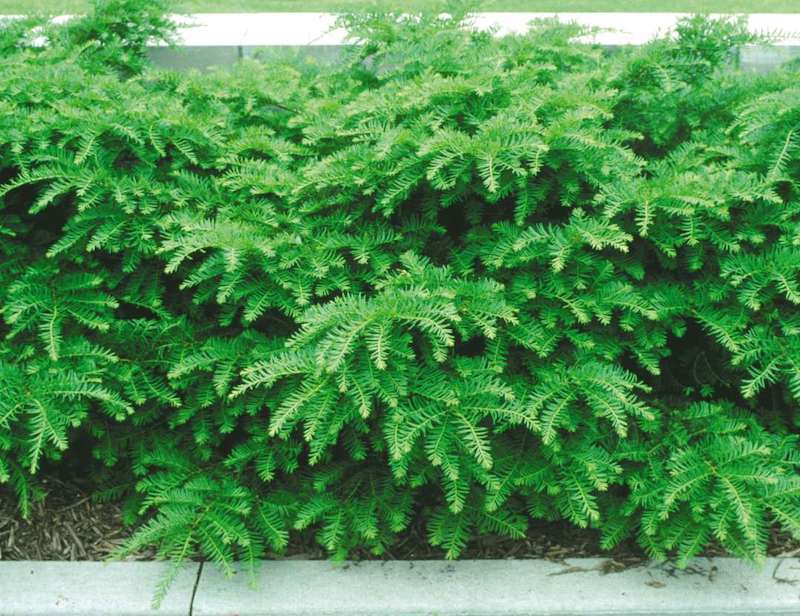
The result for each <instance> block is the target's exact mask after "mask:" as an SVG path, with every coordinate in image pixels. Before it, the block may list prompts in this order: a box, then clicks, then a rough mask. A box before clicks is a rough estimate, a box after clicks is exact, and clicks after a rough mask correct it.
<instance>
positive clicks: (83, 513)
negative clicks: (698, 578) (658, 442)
mask: <svg viewBox="0 0 800 616" xmlns="http://www.w3.org/2000/svg"><path fill="white" fill-rule="evenodd" d="M43 487H45V488H46V489H47V490H48V497H47V499H46V500H45V501H44V502H38V503H34V504H33V506H32V512H31V517H30V519H29V520H23V519H22V518H21V517H20V515H19V511H18V510H17V508H16V504H15V501H14V499H12V498H8V496H9V495H8V494H7V493H4V492H3V491H0V560H104V559H106V558H108V557H109V556H110V555H111V553H112V552H113V551H114V550H115V549H116V548H117V547H119V546H120V545H121V544H122V543H123V542H124V541H125V539H127V538H128V537H129V536H130V535H131V533H132V532H133V527H129V526H126V525H125V524H124V522H123V519H122V508H121V506H120V505H119V504H118V503H113V502H111V503H107V502H97V501H95V500H93V499H92V497H91V494H90V492H89V491H88V490H87V489H84V488H82V487H80V486H78V485H76V484H74V483H67V482H64V481H61V480H57V479H48V480H45V481H43ZM4 496H5V498H4ZM599 542H600V534H599V532H598V531H595V530H591V529H580V528H576V527H575V526H572V525H570V524H567V523H565V522H560V521H559V522H544V521H534V522H532V523H531V525H530V528H529V530H528V534H527V536H526V537H525V539H523V540H517V539H508V538H505V537H498V536H492V535H486V536H482V537H479V538H477V539H475V540H473V541H471V542H470V543H469V545H468V546H467V548H466V549H465V550H464V552H463V553H462V556H461V558H465V559H498V558H499V559H502V558H519V559H524V558H546V559H548V560H556V561H558V560H562V559H565V558H580V557H603V558H608V559H609V566H612V567H621V568H624V567H626V566H629V565H633V564H636V563H638V562H640V561H642V560H645V559H647V555H646V554H645V553H644V552H643V551H642V549H641V548H640V547H638V546H637V545H636V543H635V542H634V541H632V540H628V541H626V542H623V543H622V544H621V545H620V546H619V547H617V548H616V549H614V550H612V551H610V552H606V551H603V550H601V549H600V548H599ZM767 554H768V555H769V556H789V555H797V554H800V541H797V540H795V539H793V538H792V537H791V536H789V535H788V534H787V533H782V532H780V531H779V529H777V528H774V527H773V528H772V529H771V534H770V540H769V546H768V549H767ZM703 555H704V556H725V555H726V553H725V550H723V549H721V548H719V547H717V546H709V548H708V549H706V550H705V551H704V552H703ZM153 557H154V552H153V551H150V550H148V551H144V552H139V553H137V554H135V555H134V556H132V557H130V558H127V559H126V560H151V559H153ZM269 557H271V558H287V559H311V560H319V559H325V558H327V555H326V553H325V551H324V550H323V549H322V548H320V546H319V544H318V543H317V542H316V540H315V538H314V534H313V533H310V532H304V533H298V534H295V535H294V536H293V537H292V542H291V544H290V546H289V549H288V550H287V552H286V554H283V555H277V554H269ZM442 557H443V556H442V551H441V550H438V549H436V548H434V547H431V545H430V544H429V543H428V541H427V538H426V531H425V525H424V520H422V519H418V520H417V521H416V522H415V523H414V524H412V525H411V526H410V527H409V529H408V531H406V532H404V533H402V534H401V535H400V536H399V539H398V542H397V543H396V544H395V545H394V546H391V547H390V548H389V549H388V550H387V552H386V553H385V554H384V555H382V556H375V555H373V554H370V553H369V552H368V551H366V550H361V551H356V552H355V553H353V554H352V558H353V559H354V560H369V559H392V560H431V559H440V558H442Z"/></svg>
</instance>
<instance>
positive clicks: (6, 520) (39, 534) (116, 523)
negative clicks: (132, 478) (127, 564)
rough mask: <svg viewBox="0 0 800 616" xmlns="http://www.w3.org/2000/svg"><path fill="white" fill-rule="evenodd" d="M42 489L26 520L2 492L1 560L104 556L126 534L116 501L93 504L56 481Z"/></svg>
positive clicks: (81, 492) (142, 557) (73, 488)
mask: <svg viewBox="0 0 800 616" xmlns="http://www.w3.org/2000/svg"><path fill="white" fill-rule="evenodd" d="M43 487H44V488H45V490H47V493H48V494H47V498H46V499H45V501H44V502H36V503H34V504H33V505H32V506H31V515H30V518H29V519H27V520H23V519H22V518H21V517H20V515H19V511H18V510H17V507H16V502H15V500H14V498H12V497H9V495H8V494H7V493H6V494H3V493H2V492H0V560H104V559H106V558H108V557H109V556H110V555H111V553H112V552H113V551H114V549H116V548H117V547H118V546H119V545H120V544H121V543H122V542H123V541H124V540H125V539H126V538H127V537H128V536H130V533H131V529H130V528H128V527H126V526H125V524H124V523H123V521H122V512H121V510H120V507H119V505H117V504H115V503H99V502H95V501H94V500H92V498H91V496H90V495H89V494H88V493H87V492H86V491H85V490H82V489H81V488H79V487H77V486H75V485H74V484H70V483H64V482H61V481H58V480H54V479H50V480H45V481H43ZM151 556H152V555H151V554H141V555H137V556H136V557H134V559H136V560H145V559H147V558H149V557H151Z"/></svg>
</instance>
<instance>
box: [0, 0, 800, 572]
mask: <svg viewBox="0 0 800 616" xmlns="http://www.w3.org/2000/svg"><path fill="white" fill-rule="evenodd" d="M153 6H155V5H154V3H152V2H148V3H137V2H133V1H132V0H114V2H110V3H107V4H99V5H98V9H97V12H96V13H95V14H94V15H90V16H89V17H87V18H85V19H84V20H79V21H76V22H74V23H71V24H70V25H68V26H66V27H62V28H58V27H52V28H51V29H50V30H48V33H49V34H48V36H49V38H50V44H49V45H47V46H44V47H41V46H38V47H37V46H34V45H32V44H31V39H32V35H31V33H30V31H29V30H28V29H27V28H28V27H29V26H30V25H31V24H27V26H23V25H21V24H19V23H12V24H7V25H6V26H5V27H4V28H3V29H2V31H0V50H1V51H2V59H3V62H1V63H0V185H1V186H2V188H0V255H2V258H1V260H0V332H1V333H2V336H3V340H2V342H1V343H0V391H2V396H0V482H6V483H7V484H8V486H9V491H8V492H7V494H14V495H16V498H18V500H19V503H20V508H21V510H22V512H23V513H24V512H26V511H27V509H28V507H29V505H30V502H31V499H32V498H36V497H37V494H39V488H38V487H37V477H38V476H39V474H40V472H41V469H42V468H44V467H47V468H50V469H52V468H53V465H54V464H62V465H63V464H69V463H72V464H75V463H78V464H81V465H83V472H84V473H86V474H88V475H90V476H91V477H92V478H93V481H94V482H95V485H96V486H97V490H98V494H100V495H102V496H104V497H106V498H122V499H125V500H126V502H127V503H128V511H129V513H130V521H131V522H133V521H134V520H138V521H139V522H140V523H141V525H140V526H139V530H138V531H137V532H136V534H135V535H134V538H133V539H132V540H131V542H130V543H129V545H128V546H127V550H128V551H133V550H136V549H137V548H139V547H141V546H145V545H155V546H157V547H158V552H159V554H160V555H161V556H162V557H164V558H169V559H172V560H173V561H174V562H176V563H177V564H179V563H180V562H181V561H183V560H185V559H188V558H191V557H195V556H198V555H200V556H202V557H204V558H206V559H209V560H212V561H214V562H216V563H218V564H219V565H220V566H222V567H223V568H225V569H230V567H231V563H232V562H233V561H234V560H237V559H242V560H245V561H247V562H249V563H251V564H252V563H254V562H255V561H256V560H257V559H258V558H260V557H262V556H263V555H265V554H270V553H280V552H281V551H283V550H285V549H286V548H287V546H288V545H289V544H290V543H291V541H292V536H293V533H295V532H296V531H301V530H303V529H314V530H315V531H316V533H317V538H318V540H319V542H320V544H322V545H323V546H324V547H325V548H326V549H327V550H328V551H329V552H330V553H331V554H332V555H333V556H336V557H344V556H346V555H347V554H348V553H352V552H353V551H354V550H356V549H363V548H367V549H369V550H370V551H371V552H372V553H374V554H381V553H383V552H384V551H385V550H386V549H387V548H388V547H390V546H391V545H392V543H393V542H395V541H396V540H397V538H398V535H399V534H400V533H402V532H403V531H404V529H407V528H408V527H409V525H410V524H411V523H412V522H413V521H414V520H415V519H418V518H419V517H422V518H424V520H425V521H426V523H427V528H428V533H429V539H430V542H431V543H432V544H433V545H436V546H440V547H441V549H442V550H443V554H445V555H446V556H447V557H448V558H455V557H457V556H458V555H459V553H460V552H461V551H462V550H463V549H464V547H465V546H466V545H467V544H468V542H469V541H470V540H471V538H473V537H475V536H476V535H478V534H485V533H495V534H501V535H507V536H509V537H522V536H524V533H525V532H526V527H527V524H528V521H529V520H530V519H532V518H545V519H551V520H555V519H565V520H568V521H570V522H572V523H573V524H575V525H577V526H581V527H593V528H598V529H600V530H601V531H602V535H603V547H604V548H611V547H613V546H614V545H616V544H618V543H619V542H620V541H622V540H624V539H626V538H629V537H633V538H635V540H636V541H638V543H639V544H640V545H642V546H643V547H644V548H645V549H646V550H647V551H648V553H650V554H652V555H653V556H654V557H658V558H667V557H672V556H676V557H677V558H679V560H680V562H682V563H685V562H686V561H687V559H689V558H691V557H692V556H694V555H696V554H698V553H700V552H701V551H702V550H703V548H704V547H706V546H707V545H708V544H709V543H711V542H716V543H718V544H721V545H722V546H724V547H725V548H726V549H727V550H729V551H730V552H731V553H733V554H735V555H738V556H741V557H745V558H748V559H753V560H758V559H760V558H762V557H763V555H764V551H765V542H766V536H767V531H768V528H769V526H770V525H771V524H776V525H779V526H780V527H782V528H783V529H785V530H787V531H788V532H790V533H793V534H794V535H795V536H797V537H800V474H798V469H799V467H800V448H798V432H799V431H800V413H798V411H797V409H798V403H799V402H800V308H799V307H798V305H800V86H798V77H800V73H799V72H798V68H797V67H791V66H788V67H786V68H783V69H781V70H778V71H775V72H773V73H770V74H768V75H753V74H745V73H741V72H738V71H736V70H735V69H734V68H732V66H731V64H730V60H731V58H732V57H733V56H734V54H735V51H736V48H737V46H739V45H741V44H743V43H746V42H748V41H749V40H750V37H749V36H748V35H747V34H746V30H745V29H744V28H743V25H742V24H741V23H738V22H730V21H711V20H708V19H703V18H691V19H687V20H685V21H683V22H682V23H681V26H680V27H679V28H678V36H677V38H675V39H669V38H664V39H660V40H658V41H655V42H653V43H651V44H649V45H645V46H643V47H641V48H637V49H632V50H621V51H618V52H616V53H615V54H612V55H609V54H607V53H606V52H604V51H603V50H601V49H600V48H598V47H595V46H591V45H585V44H578V43H576V42H574V39H575V37H576V36H578V35H580V34H582V33H583V32H582V30H581V29H580V28H578V27H575V26H570V25H566V26H565V25H558V24H556V23H539V24H536V25H535V26H534V27H533V28H532V30H531V32H530V33H529V34H526V35H524V36H506V37H499V38H498V37H494V36H492V35H491V34H489V33H482V32H478V31H476V30H473V29H472V28H471V27H470V26H469V23H468V21H465V20H464V16H463V15H455V16H453V17H449V18H445V17H441V16H438V17H437V16H422V17H420V16H414V17H408V16H406V17H402V16H397V15H389V16H386V15H366V16H361V17H350V18H347V19H346V25H347V27H348V28H349V29H350V31H351V32H352V33H353V37H354V38H355V39H357V40H358V41H359V42H360V45H358V46H355V47H354V48H353V49H352V50H351V51H350V52H349V53H348V55H347V56H346V58H345V60H344V61H342V62H341V63H338V64H335V65H332V66H316V65H314V64H312V63H308V62H303V61H299V60H287V61H272V62H269V63H263V64H262V63H257V62H252V61H247V62H243V63H241V64H240V65H239V66H237V67H235V68H233V69H231V70H229V71H225V72H212V73H204V74H200V73H191V74H183V75H181V74H175V73H171V72H158V71H154V70H151V69H147V68H146V67H145V64H146V63H145V59H144V58H145V56H144V55H143V45H144V43H145V42H146V41H147V40H148V39H149V38H150V37H152V36H162V35H163V36H168V35H169V32H168V30H165V29H164V28H165V25H166V24H167V22H166V21H165V20H164V18H163V17H162V15H161V13H160V12H158V11H153V10H151V7H153ZM137 7H138V9H137ZM142 7H144V8H142ZM137 10H138V13H137V12H136V11H137ZM120 11H121V12H120ZM120 15H124V18H120V17H119V16H120ZM87 450H90V451H91V453H92V459H91V460H90V459H88V458H86V457H83V456H82V452H83V451H87ZM176 566H177V565H176Z"/></svg>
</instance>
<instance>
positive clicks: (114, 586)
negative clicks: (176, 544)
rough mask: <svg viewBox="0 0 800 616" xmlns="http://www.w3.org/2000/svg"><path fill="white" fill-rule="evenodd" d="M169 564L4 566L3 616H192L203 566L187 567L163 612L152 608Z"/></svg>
mask: <svg viewBox="0 0 800 616" xmlns="http://www.w3.org/2000/svg"><path fill="white" fill-rule="evenodd" d="M168 568H169V564H168V563H163V562H159V563H157V562H129V563H101V562H77V563H70V562H25V561H20V562H0V616H59V615H63V616H142V615H143V614H153V613H157V614H159V615H160V616H186V615H187V614H189V613H190V611H191V605H192V596H193V594H194V590H195V583H196V582H197V579H198V573H199V570H200V565H198V564H196V563H190V564H188V565H187V566H186V567H184V568H182V569H181V571H180V573H179V574H178V577H177V578H176V579H175V582H174V584H173V585H172V588H171V590H170V592H169V594H168V595H167V596H166V598H165V599H164V601H163V603H162V605H161V609H160V610H159V611H158V612H153V610H152V609H151V607H150V604H151V602H152V599H153V593H154V591H155V589H156V586H157V585H158V583H159V582H160V581H161V579H162V578H163V577H164V575H165V573H166V572H167V569H168Z"/></svg>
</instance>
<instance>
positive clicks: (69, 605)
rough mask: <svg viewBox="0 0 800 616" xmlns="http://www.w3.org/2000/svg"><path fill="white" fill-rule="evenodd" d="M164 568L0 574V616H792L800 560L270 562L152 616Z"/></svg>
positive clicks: (5, 569) (174, 599)
mask: <svg viewBox="0 0 800 616" xmlns="http://www.w3.org/2000/svg"><path fill="white" fill-rule="evenodd" d="M166 566H167V565H165V564H164V563H113V564H109V565H104V564H101V563H30V562H21V563H15V562H7V563H0V616H22V615H24V616H45V615H46V616H53V615H59V614H61V615H68V616H95V615H97V616H99V615H100V614H103V615H105V616H140V615H144V614H163V615H165V616H167V615H168V616H172V615H192V616H233V615H237V616H305V615H307V616H398V615H399V616H434V615H437V616H451V615H452V616H578V615H589V616H612V615H614V616H623V615H624V616H656V615H659V616H668V615H676V616H677V615H678V614H680V615H681V616H693V615H701V614H702V615H708V616H729V615H741V616H744V615H753V616H756V615H761V614H763V615H765V616H766V615H775V616H778V615H788V614H793V615H800V559H798V558H785V559H775V558H773V559H768V560H767V562H766V564H765V565H764V566H763V567H762V568H760V569H755V568H753V567H752V566H751V565H749V564H747V563H743V562H741V561H738V560H735V559H728V558H716V559H697V560H695V561H693V562H692V564H691V566H689V567H688V568H686V569H684V570H679V569H676V568H675V567H674V566H673V565H671V564H669V563H647V564H643V565H640V566H636V567H633V568H628V569H623V570H621V571H620V570H617V567H615V566H614V563H613V562H612V561H610V560H608V559H600V558H592V559H568V560H567V561H565V562H563V563H555V562H550V561H543V560H488V561H474V560H473V561H457V562H447V561H388V562H384V561H370V562H362V563H355V562H345V563H332V562H328V561H290V560H285V561H269V562H265V563H263V564H262V566H261V567H260V569H259V571H258V574H257V580H256V586H255V587H250V585H249V583H248V582H249V580H248V579H247V576H246V575H244V574H238V575H236V576H234V577H233V579H225V578H224V577H223V576H222V575H221V574H220V573H219V572H218V571H217V570H216V569H215V568H214V567H213V566H211V565H204V566H203V567H200V566H199V565H197V564H190V565H188V566H187V567H185V568H184V569H183V571H182V572H181V574H180V575H179V576H178V579H177V580H176V582H175V584H174V586H173V588H172V589H171V591H170V593H169V594H168V595H167V599H166V600H165V602H164V604H163V605H162V607H161V609H160V611H158V612H156V611H153V610H152V609H151V608H150V605H149V604H150V599H151V596H152V593H153V590H154V589H155V586H156V584H157V582H158V579H159V576H160V575H162V574H163V573H164V571H165V567H166Z"/></svg>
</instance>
